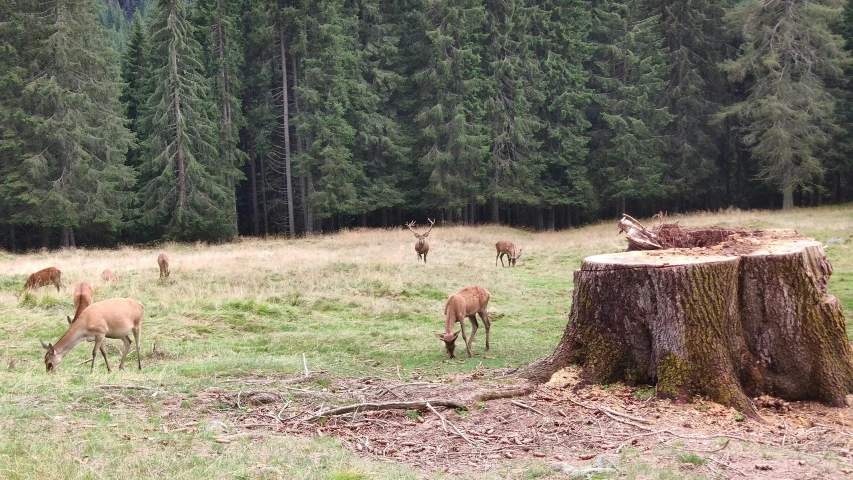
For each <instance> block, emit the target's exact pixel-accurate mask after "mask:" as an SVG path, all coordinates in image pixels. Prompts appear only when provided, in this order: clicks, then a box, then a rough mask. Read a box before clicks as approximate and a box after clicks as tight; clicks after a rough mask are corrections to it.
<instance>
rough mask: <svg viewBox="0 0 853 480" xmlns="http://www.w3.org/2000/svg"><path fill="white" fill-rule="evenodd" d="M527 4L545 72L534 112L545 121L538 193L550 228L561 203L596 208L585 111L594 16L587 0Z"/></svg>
mask: <svg viewBox="0 0 853 480" xmlns="http://www.w3.org/2000/svg"><path fill="white" fill-rule="evenodd" d="M529 3H530V6H529V8H530V9H531V14H530V17H531V28H530V37H531V42H530V44H531V47H532V49H533V54H534V55H535V58H536V59H537V61H538V62H539V68H540V71H541V75H540V76H539V77H538V78H537V83H536V84H535V89H534V90H535V91H537V92H539V93H540V96H539V97H538V98H537V102H536V112H537V116H538V117H539V118H540V119H541V121H542V123H543V124H544V128H542V129H540V130H539V132H538V134H537V139H538V140H539V141H540V144H541V146H540V147H539V149H538V150H539V152H540V155H541V156H542V158H543V162H544V165H545V169H544V170H543V171H542V174H541V175H540V178H539V181H538V196H539V199H540V201H541V203H542V205H543V206H544V207H545V208H547V209H548V210H549V213H550V215H549V222H548V223H549V228H552V227H553V226H554V224H555V223H556V221H555V214H556V212H555V209H556V208H558V207H560V208H563V209H565V210H566V211H567V212H568V209H570V208H574V209H576V210H578V211H589V212H595V211H596V210H597V203H596V202H597V197H596V195H595V194H594V189H593V186H592V182H591V180H590V172H589V168H588V167H587V164H586V162H587V156H588V155H589V150H588V142H589V128H590V123H589V120H588V119H587V115H586V114H587V109H588V107H589V106H590V102H591V101H592V98H593V94H592V91H591V89H590V87H589V85H588V83H589V72H588V71H587V70H586V66H587V64H588V63H589V61H590V59H591V56H592V52H593V45H592V43H591V42H590V40H589V38H588V37H589V35H590V28H591V21H592V20H591V15H590V9H589V5H588V3H589V2H586V1H584V0H571V1H569V0H547V1H538V0H529ZM566 216H567V217H568V216H569V215H566Z"/></svg>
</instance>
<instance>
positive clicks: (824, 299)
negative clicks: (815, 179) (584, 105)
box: [523, 225, 853, 414]
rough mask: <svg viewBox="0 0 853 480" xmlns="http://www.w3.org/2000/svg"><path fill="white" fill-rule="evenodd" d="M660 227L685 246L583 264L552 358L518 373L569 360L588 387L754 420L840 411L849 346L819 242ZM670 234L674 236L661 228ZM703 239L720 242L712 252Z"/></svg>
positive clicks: (847, 387)
mask: <svg viewBox="0 0 853 480" xmlns="http://www.w3.org/2000/svg"><path fill="white" fill-rule="evenodd" d="M671 227H672V226H671V225H670V226H669V227H668V228H662V229H661V231H658V232H657V237H656V238H657V240H659V241H660V242H661V244H662V245H663V246H667V245H668V244H669V243H671V242H668V240H667V239H668V238H672V237H679V238H681V241H680V242H679V243H680V244H682V245H684V247H683V248H669V249H665V250H641V251H630V252H623V253H614V254H607V255H596V256H592V257H587V258H585V259H584V260H583V262H582V264H581V269H580V270H577V271H576V272H575V275H574V284H575V289H574V297H573V302H572V309H571V313H570V315H569V323H568V326H567V327H566V330H565V333H564V335H563V338H562V340H561V341H560V344H559V345H558V346H557V349H556V351H555V352H554V354H553V355H551V356H550V357H548V358H545V359H542V360H540V361H539V362H537V363H534V364H533V365H531V366H530V367H529V368H528V369H527V370H526V371H525V372H524V373H523V375H524V376H526V377H528V378H530V379H532V380H535V381H547V380H548V379H549V378H550V376H551V375H552V374H553V373H554V372H556V371H557V370H559V369H561V368H563V367H565V366H568V365H570V364H579V365H581V366H582V376H583V378H585V379H586V380H589V381H593V382H597V383H606V382H613V381H625V382H628V383H649V384H655V385H657V389H656V390H657V393H658V395H659V396H663V397H671V398H680V399H689V398H690V397H692V396H693V395H703V396H707V397H708V398H710V399H711V400H714V401H716V402H719V403H722V404H724V405H729V406H732V407H734V408H737V409H738V410H740V411H742V412H745V413H749V414H754V408H753V406H752V402H751V401H750V397H755V396H758V395H762V394H769V395H773V396H778V397H781V398H784V399H786V400H820V401H822V402H825V403H828V404H830V405H834V406H843V405H844V404H845V396H846V395H847V394H848V393H851V392H853V349H851V347H850V343H849V341H848V340H847V335H846V331H845V325H844V315H843V313H842V310H841V306H840V304H839V302H838V299H837V298H835V297H834V296H832V295H828V294H827V293H826V284H827V281H828V279H829V276H830V274H831V273H832V267H831V266H830V264H829V262H828V261H827V259H826V257H825V255H824V252H823V248H822V246H821V245H820V244H819V243H818V242H816V241H814V240H811V239H807V238H803V237H800V236H798V235H797V234H796V232H794V231H790V230H783V231H746V230H722V229H689V230H688V229H680V228H677V226H676V227H675V228H671ZM667 229H668V230H669V232H667V231H666V230H667ZM708 238H724V239H725V240H724V241H723V242H720V243H717V244H715V245H710V246H695V245H707V244H708Z"/></svg>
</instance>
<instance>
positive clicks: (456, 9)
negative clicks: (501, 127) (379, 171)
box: [410, 0, 490, 219]
mask: <svg viewBox="0 0 853 480" xmlns="http://www.w3.org/2000/svg"><path fill="white" fill-rule="evenodd" d="M415 12H416V13H415V14H414V18H413V20H414V23H415V24H414V28H417V29H418V32H419V33H420V34H421V38H420V39H419V40H418V41H417V42H415V43H414V44H412V45H410V47H411V48H413V49H416V50H415V51H414V52H413V53H412V54H411V55H410V58H411V59H413V60H415V61H417V63H416V64H415V65H414V66H413V67H414V68H413V70H414V71H415V73H414V77H413V81H414V83H415V85H414V94H415V95H417V97H416V98H417V100H416V102H417V103H416V104H415V105H414V109H415V111H416V114H415V116H414V122H415V126H416V127H417V134H416V135H417V138H416V155H417V156H418V158H419V163H420V171H421V175H422V178H424V179H426V186H425V187H424V189H423V195H422V197H421V198H420V204H421V206H422V207H427V208H443V209H447V210H449V213H450V215H451V216H452V215H453V214H454V213H456V212H459V211H461V207H462V206H463V205H466V204H467V203H469V201H470V199H472V198H475V197H476V195H477V194H478V192H481V191H484V190H485V186H486V168H485V166H486V165H485V159H486V155H487V153H488V151H489V148H490V145H489V136H488V135H487V133H488V130H487V129H486V125H485V123H484V119H483V115H484V108H483V100H484V97H485V89H486V87H487V86H488V85H489V81H488V80H487V79H486V78H485V77H484V73H483V69H482V44H483V43H482V41H483V33H482V32H483V27H484V22H485V19H486V16H485V13H486V12H485V9H484V7H483V5H482V3H481V2H478V1H474V0H438V1H435V2H422V5H419V6H418V8H416V10H415ZM451 219H452V218H451Z"/></svg>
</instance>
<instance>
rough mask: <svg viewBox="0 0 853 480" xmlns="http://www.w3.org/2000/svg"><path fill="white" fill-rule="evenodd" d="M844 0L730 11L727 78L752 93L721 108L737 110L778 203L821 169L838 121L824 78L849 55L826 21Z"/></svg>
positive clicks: (787, 204)
mask: <svg viewBox="0 0 853 480" xmlns="http://www.w3.org/2000/svg"><path fill="white" fill-rule="evenodd" d="M844 4H845V2H844V1H842V0H809V1H805V0H786V1H774V2H766V1H761V0H748V1H746V2H744V3H742V4H739V5H738V6H735V7H733V8H732V9H731V10H729V12H728V14H727V20H728V22H729V26H730V28H731V29H732V31H734V32H738V33H739V34H740V35H741V36H742V39H743V43H742V44H741V48H740V50H739V53H738V55H737V58H735V59H733V60H729V61H726V62H724V63H723V64H722V68H723V70H724V71H725V72H726V73H727V74H728V78H729V80H730V81H731V82H734V83H742V82H745V81H747V80H749V81H751V82H752V83H751V85H750V87H749V97H748V98H747V99H746V100H744V101H742V102H738V103H736V104H734V105H732V106H731V107H729V108H728V109H726V111H725V112H724V113H725V114H726V115H729V116H733V117H735V118H737V119H738V120H739V121H740V123H741V126H742V129H743V130H742V133H743V142H744V144H746V145H747V146H748V147H749V149H750V153H751V155H752V157H753V158H755V159H756V160H757V161H759V162H760V166H761V170H760V172H759V176H760V178H762V179H764V180H766V181H767V182H770V183H772V184H773V185H776V186H778V188H779V190H780V191H781V193H782V208H783V209H788V208H792V207H793V206H794V189H795V188H797V187H799V186H801V185H804V184H806V183H807V182H809V181H811V180H813V179H815V178H819V177H820V176H821V175H822V173H823V162H822V160H821V150H822V148H823V147H824V146H825V145H826V144H827V141H828V140H829V136H830V132H831V130H832V129H833V128H835V126H836V125H835V123H834V117H833V116H832V112H833V105H834V99H833V98H832V96H831V95H830V94H829V93H828V91H827V89H826V87H825V83H824V82H825V80H826V79H828V78H836V77H838V76H840V75H841V73H842V67H843V66H844V65H845V64H846V63H847V62H848V61H849V55H848V53H847V52H846V51H845V50H844V49H843V48H842V41H841V39H840V38H839V36H838V35H836V34H834V33H832V32H831V30H830V28H829V23H830V22H831V21H833V20H834V19H838V18H840V17H841V14H842V7H843V5H844Z"/></svg>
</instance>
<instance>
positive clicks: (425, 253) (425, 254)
mask: <svg viewBox="0 0 853 480" xmlns="http://www.w3.org/2000/svg"><path fill="white" fill-rule="evenodd" d="M427 253H429V252H424V263H426V256H427Z"/></svg>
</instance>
